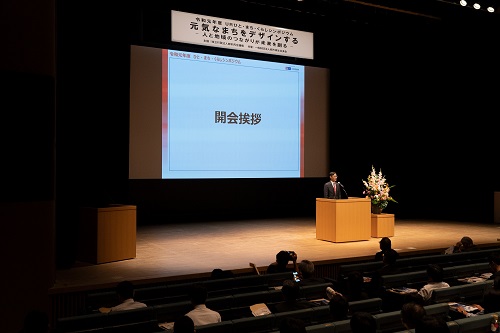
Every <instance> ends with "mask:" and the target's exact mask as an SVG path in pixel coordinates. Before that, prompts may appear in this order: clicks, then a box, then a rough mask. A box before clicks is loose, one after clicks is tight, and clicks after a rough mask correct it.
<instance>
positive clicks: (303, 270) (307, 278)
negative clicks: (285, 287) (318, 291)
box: [298, 259, 326, 286]
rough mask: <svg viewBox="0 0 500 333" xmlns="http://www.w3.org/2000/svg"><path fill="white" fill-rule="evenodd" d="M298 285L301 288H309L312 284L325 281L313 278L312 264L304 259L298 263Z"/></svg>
mask: <svg viewBox="0 0 500 333" xmlns="http://www.w3.org/2000/svg"><path fill="white" fill-rule="evenodd" d="M298 268H299V270H298V273H299V278H300V282H299V284H300V285H301V286H310V285H314V284H320V283H325V282H326V280H325V279H323V278H319V277H314V263H313V262H312V261H310V260H307V259H304V260H302V261H301V262H300V263H299V266H298Z"/></svg>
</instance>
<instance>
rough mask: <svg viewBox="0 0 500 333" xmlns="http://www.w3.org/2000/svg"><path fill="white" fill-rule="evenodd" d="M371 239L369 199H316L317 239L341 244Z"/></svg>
mask: <svg viewBox="0 0 500 333" xmlns="http://www.w3.org/2000/svg"><path fill="white" fill-rule="evenodd" d="M370 238H371V201H370V199H369V198H356V197H351V198H349V199H325V198H316V239H320V240H326V241H330V242H335V243H340V242H352V241H361V240H369V239H370Z"/></svg>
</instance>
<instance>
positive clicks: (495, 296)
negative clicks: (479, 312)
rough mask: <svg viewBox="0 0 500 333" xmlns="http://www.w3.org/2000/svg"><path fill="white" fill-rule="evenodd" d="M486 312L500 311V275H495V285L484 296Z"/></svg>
mask: <svg viewBox="0 0 500 333" xmlns="http://www.w3.org/2000/svg"><path fill="white" fill-rule="evenodd" d="M483 308H484V313H493V312H500V276H497V277H495V280H494V281H493V287H491V289H490V290H488V291H487V292H486V293H485V294H484V296H483Z"/></svg>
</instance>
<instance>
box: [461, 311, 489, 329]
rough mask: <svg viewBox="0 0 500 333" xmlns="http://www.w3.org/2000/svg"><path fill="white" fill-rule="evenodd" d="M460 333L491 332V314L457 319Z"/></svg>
mask: <svg viewBox="0 0 500 333" xmlns="http://www.w3.org/2000/svg"><path fill="white" fill-rule="evenodd" d="M455 323H456V324H457V325H458V332H459V333H480V332H491V330H490V324H491V315H490V314H484V315H479V316H474V317H469V318H462V319H457V320H455Z"/></svg>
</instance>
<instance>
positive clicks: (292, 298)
mask: <svg viewBox="0 0 500 333" xmlns="http://www.w3.org/2000/svg"><path fill="white" fill-rule="evenodd" d="M281 294H282V295H283V301H282V302H278V303H275V304H273V305H272V306H271V307H272V310H271V312H287V311H293V310H299V309H307V308H311V307H314V306H315V304H314V303H312V302H309V301H308V300H306V299H304V298H300V285H299V284H298V283H296V282H295V281H292V280H285V281H283V287H282V288H281Z"/></svg>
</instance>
